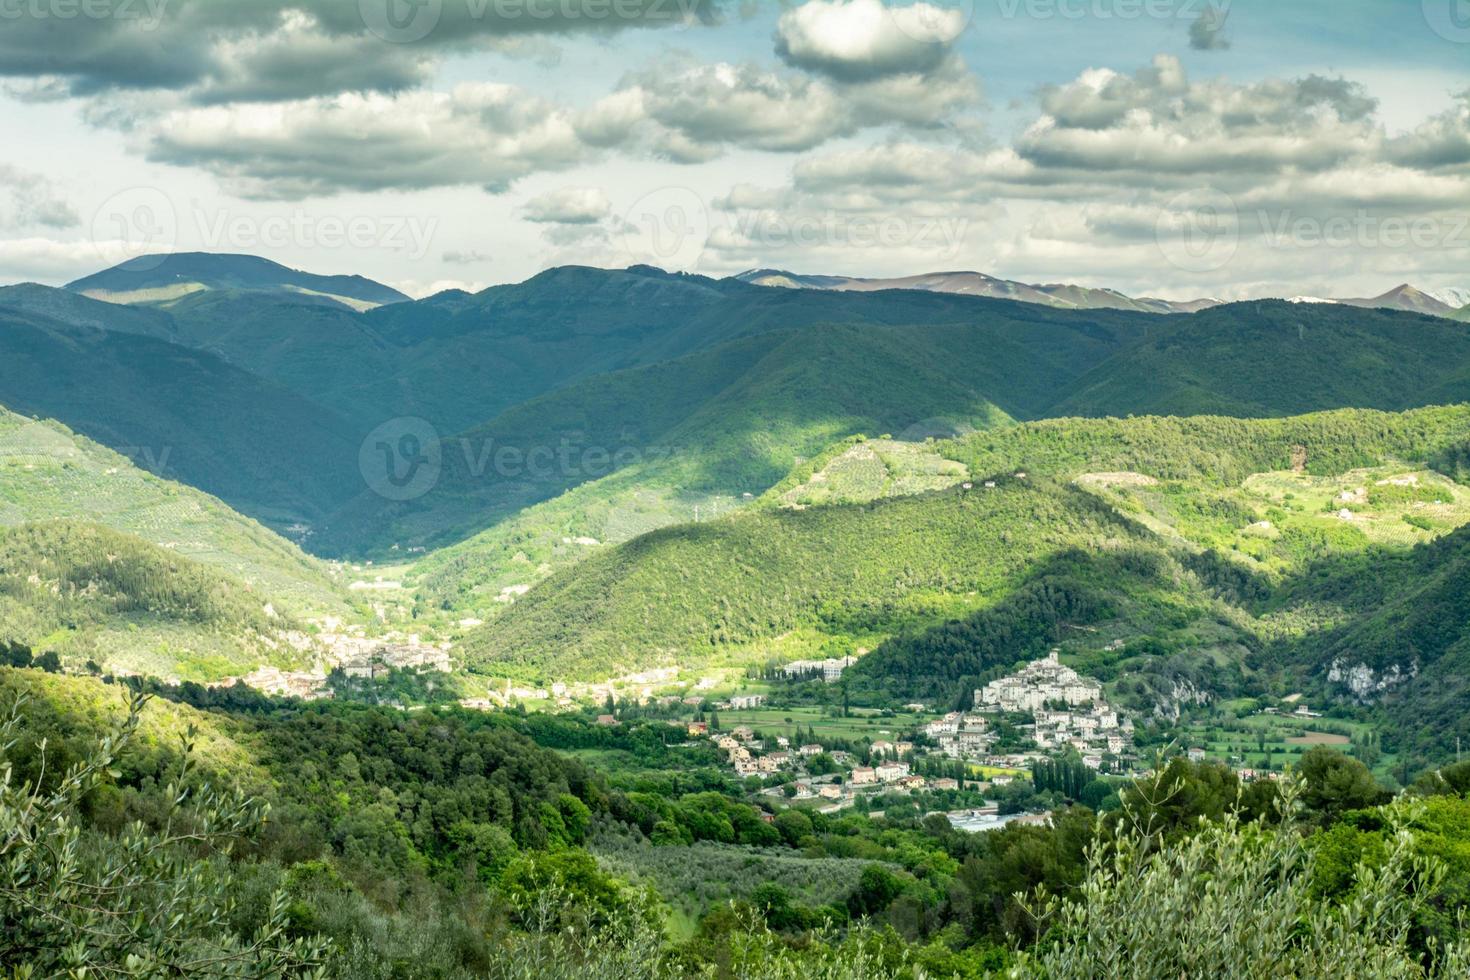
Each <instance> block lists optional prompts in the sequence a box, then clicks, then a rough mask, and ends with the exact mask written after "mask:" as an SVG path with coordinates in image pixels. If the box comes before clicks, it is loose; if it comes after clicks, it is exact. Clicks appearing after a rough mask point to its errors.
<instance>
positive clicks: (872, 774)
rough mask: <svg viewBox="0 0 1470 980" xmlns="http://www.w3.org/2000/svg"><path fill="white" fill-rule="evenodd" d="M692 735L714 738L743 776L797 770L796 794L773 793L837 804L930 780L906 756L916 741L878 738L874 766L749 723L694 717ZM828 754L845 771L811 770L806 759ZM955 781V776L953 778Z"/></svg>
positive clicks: (780, 788) (872, 749)
mask: <svg viewBox="0 0 1470 980" xmlns="http://www.w3.org/2000/svg"><path fill="white" fill-rule="evenodd" d="M687 727H688V731H689V735H690V736H691V737H693V738H708V739H709V740H710V741H712V742H713V743H714V744H715V746H716V747H717V748H718V749H719V750H720V751H721V752H723V753H724V754H725V758H726V760H727V761H728V762H729V763H730V766H731V768H733V769H734V770H735V774H736V775H738V776H774V775H776V774H778V773H792V774H793V775H794V776H795V778H794V779H792V780H791V781H790V793H788V790H787V787H786V786H784V785H782V786H772V787H770V788H768V789H766V790H765V791H764V792H766V793H769V794H771V795H790V796H791V798H792V799H795V800H813V799H823V800H826V801H828V802H829V803H830V804H831V805H832V809H841V808H842V807H845V806H850V805H851V803H852V800H853V798H854V797H856V796H858V795H860V794H863V793H868V792H876V791H898V792H906V791H912V790H917V789H924V788H925V787H926V786H927V785H928V781H927V780H926V779H925V778H924V777H923V776H919V775H915V774H913V773H912V772H911V771H910V769H909V764H908V763H907V762H905V761H903V760H904V758H905V757H907V756H909V755H910V753H912V752H913V750H914V746H913V743H912V742H889V741H882V740H880V741H877V742H874V743H872V745H871V747H870V750H869V758H870V760H871V763H872V764H871V765H863V764H862V763H861V761H860V760H859V759H857V758H856V757H854V756H853V755H852V754H851V753H848V752H843V751H840V750H828V749H827V748H826V747H825V746H823V745H821V744H819V743H816V742H812V743H808V744H805V745H796V746H793V745H792V744H791V742H790V740H789V739H787V738H786V737H785V736H782V735H778V736H776V737H775V738H774V739H770V740H766V739H760V738H757V737H756V733H755V731H754V730H752V729H751V728H750V727H748V726H746V725H740V726H737V727H735V728H732V729H731V730H730V731H728V732H720V731H711V730H710V728H709V725H708V723H706V722H702V721H695V722H689V723H688V725H687ZM823 754H825V755H827V756H828V757H829V758H831V759H832V761H833V762H835V763H837V764H838V765H839V766H843V767H845V768H846V769H847V772H845V773H828V774H822V775H813V774H811V773H808V772H807V771H806V763H807V762H808V761H809V760H811V759H813V758H815V757H816V756H819V755H823ZM951 782H952V781H951Z"/></svg>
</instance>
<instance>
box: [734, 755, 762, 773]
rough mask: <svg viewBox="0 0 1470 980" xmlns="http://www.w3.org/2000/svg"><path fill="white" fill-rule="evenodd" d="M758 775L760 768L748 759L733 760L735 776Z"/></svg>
mask: <svg viewBox="0 0 1470 980" xmlns="http://www.w3.org/2000/svg"><path fill="white" fill-rule="evenodd" d="M759 773H760V767H759V766H757V765H756V764H755V763H754V762H752V761H751V760H750V759H736V760H735V775H737V776H755V775H758V774H759Z"/></svg>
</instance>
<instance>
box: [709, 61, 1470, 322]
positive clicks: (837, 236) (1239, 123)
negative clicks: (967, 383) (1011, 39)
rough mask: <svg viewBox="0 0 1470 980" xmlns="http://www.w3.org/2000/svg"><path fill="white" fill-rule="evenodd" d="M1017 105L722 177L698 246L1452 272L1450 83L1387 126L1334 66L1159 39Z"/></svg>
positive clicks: (1426, 275)
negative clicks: (1412, 117) (1137, 63)
mask: <svg viewBox="0 0 1470 980" xmlns="http://www.w3.org/2000/svg"><path fill="white" fill-rule="evenodd" d="M1035 108H1036V112H1035V115H1034V116H1033V118H1032V119H1031V121H1030V123H1029V124H1027V125H1024V126H1023V127H1022V128H1021V130H1020V132H1019V134H1018V135H1017V136H1016V137H1015V138H1014V139H1013V140H1011V141H1010V143H1009V144H1008V145H1006V144H1000V145H989V146H985V145H972V144H970V143H966V142H963V141H959V140H935V139H929V140H922V139H920V138H919V137H921V136H922V135H923V133H921V132H915V131H912V130H910V131H895V132H893V133H890V134H889V135H888V137H887V138H886V139H884V140H883V141H881V142H877V143H873V144H870V145H866V146H843V147H841V148H835V149H828V150H822V151H819V152H815V153H810V154H807V155H804V156H802V157H801V158H800V159H798V160H797V161H796V162H795V164H794V165H793V167H792V170H791V174H790V178H789V180H788V181H787V182H786V183H785V184H784V185H779V186H775V187H760V186H753V185H750V184H739V185H737V186H735V187H734V188H732V189H731V190H730V191H729V193H728V194H726V195H724V196H722V197H719V198H717V199H716V200H715V202H714V207H715V209H716V210H718V211H720V212H722V213H725V214H727V215H729V216H731V221H730V223H729V224H728V225H726V226H720V227H716V228H715V229H714V230H713V231H712V233H711V235H710V238H709V244H708V251H709V253H710V255H711V258H710V262H711V263H712V264H713V265H715V266H728V267H734V266H737V265H738V266H744V267H749V266H755V265H778V266H787V267H790V266H800V267H801V268H806V269H811V268H822V267H824V266H823V265H822V264H821V263H822V260H823V259H826V260H827V261H828V264H827V265H826V266H825V267H826V268H830V269H833V270H834V271H843V270H851V269H852V268H853V266H852V264H851V263H852V262H853V261H856V262H858V263H859V265H858V268H860V269H864V270H867V271H869V272H884V273H887V274H901V273H912V272H920V271H926V270H930V271H932V269H933V268H935V267H938V266H939V265H941V264H942V265H943V266H944V267H946V268H950V267H965V266H968V267H971V268H980V269H985V270H986V271H988V272H992V273H995V274H999V275H1006V276H1009V277H1012V278H1019V279H1023V280H1028V279H1029V280H1039V279H1055V278H1057V277H1059V276H1062V275H1065V276H1066V278H1068V279H1070V280H1074V281H1081V282H1084V283H1086V284H1092V285H1114V286H1117V287H1119V288H1123V289H1125V290H1128V291H1131V292H1134V293H1139V294H1142V293H1157V292H1158V291H1160V289H1161V288H1164V287H1165V286H1168V285H1172V287H1173V292H1174V294H1175V295H1180V294H1182V293H1196V294H1220V295H1231V296H1246V295H1262V294H1265V295H1271V294H1273V293H1274V294H1277V295H1280V294H1281V293H1282V291H1283V290H1290V291H1289V292H1287V293H1286V294H1287V295H1294V294H1296V293H1299V292H1304V291H1306V292H1314V293H1319V294H1322V295H1351V294H1352V293H1353V291H1354V290H1356V291H1358V292H1366V291H1367V290H1369V289H1370V288H1377V289H1378V290H1379V291H1381V290H1382V289H1383V288H1386V287H1387V286H1388V285H1391V284H1392V283H1380V282H1379V279H1381V278H1382V277H1390V278H1396V279H1398V280H1405V279H1407V280H1422V281H1424V282H1426V283H1428V284H1430V285H1435V284H1439V283H1444V282H1450V283H1453V282H1454V281H1463V277H1464V272H1463V270H1464V269H1465V268H1470V92H1466V93H1464V94H1462V95H1461V96H1460V97H1459V99H1458V100H1457V102H1456V103H1455V104H1454V105H1453V106H1452V107H1451V108H1449V109H1447V110H1445V111H1443V112H1441V113H1438V114H1437V115H1435V116H1433V117H1431V118H1429V119H1427V120H1425V121H1424V122H1423V123H1422V124H1420V125H1419V126H1418V127H1416V128H1414V129H1412V130H1410V131H1408V132H1406V133H1403V134H1400V135H1394V136H1390V135H1388V134H1387V133H1386V132H1385V129H1384V126H1383V124H1382V122H1381V121H1380V120H1379V118H1378V113H1377V102H1376V101H1375V100H1374V99H1373V98H1372V97H1371V96H1370V94H1369V93H1368V92H1367V91H1366V90H1365V89H1364V88H1363V87H1362V86H1361V85H1359V84H1357V83H1355V82H1352V81H1350V80H1347V79H1343V78H1337V77H1327V76H1322V75H1307V76H1305V77H1301V78H1289V79H1282V78H1277V79H1270V78H1268V79H1264V80H1260V81H1256V82H1251V83H1247V84H1238V83H1231V82H1228V81H1224V80H1220V79H1209V80H1194V79H1191V78H1190V77H1188V75H1187V73H1186V72H1185V71H1184V70H1183V67H1182V65H1181V64H1180V62H1179V61H1178V60H1177V59H1175V58H1173V57H1169V56H1160V57H1158V58H1156V59H1155V60H1154V61H1153V62H1152V63H1151V64H1149V65H1147V66H1145V67H1144V68H1142V69H1140V70H1138V71H1136V72H1133V73H1120V72H1116V71H1112V70H1109V69H1090V70H1087V71H1084V72H1082V73H1080V74H1079V75H1078V76H1077V77H1076V78H1074V79H1073V80H1072V81H1071V82H1068V83H1066V84H1062V85H1056V86H1050V87H1047V88H1044V89H1041V90H1040V91H1038V93H1037V96H1036V106H1035ZM946 135H949V134H946ZM946 220H948V221H952V222H953V223H952V224H949V225H946V224H943V223H942V222H943V221H946ZM885 222H896V224H895V225H894V226H893V227H894V228H896V229H897V231H898V232H899V234H898V237H897V238H896V239H894V242H895V244H893V245H891V246H890V247H885V248H882V249H870V250H867V251H863V252H848V253H847V254H849V255H856V256H858V258H856V259H852V258H849V259H847V260H846V261H844V259H843V255H844V250H843V247H840V246H845V243H847V242H849V241H851V240H856V239H857V237H858V236H856V235H854V234H851V232H852V231H854V230H856V231H868V230H871V229H873V228H878V229H882V228H884V227H885V224H884V223H885ZM936 222H941V223H936ZM961 226H962V227H963V234H950V233H947V232H946V229H948V230H950V231H953V230H954V229H957V228H960V227H961ZM1201 229H1203V230H1205V231H1209V232H1210V233H1211V234H1214V233H1215V232H1216V231H1221V230H1223V232H1225V233H1228V235H1229V236H1230V244H1231V247H1230V248H1229V249H1226V250H1222V251H1221V252H1220V253H1218V254H1219V255H1220V256H1223V258H1222V259H1221V261H1219V262H1218V263H1214V262H1211V261H1206V262H1201V261H1199V257H1198V256H1196V255H1195V254H1194V253H1193V252H1192V251H1191V249H1192V248H1193V247H1194V245H1195V244H1197V243H1192V242H1191V241H1189V240H1188V238H1189V236H1190V235H1191V234H1196V233H1197V232H1198V231H1200V230H1201ZM936 230H937V231H938V232H940V233H941V234H935V233H934V232H935V231H936ZM865 240H871V239H865ZM956 242H958V243H959V244H958V245H955V244H954V243H956ZM1215 257H1216V253H1211V252H1207V253H1206V255H1205V256H1204V258H1205V259H1207V260H1212V259H1214V258H1215ZM1365 280H1366V281H1367V284H1364V281H1365ZM1344 282H1354V283H1358V285H1355V286H1344V285H1343V283H1344Z"/></svg>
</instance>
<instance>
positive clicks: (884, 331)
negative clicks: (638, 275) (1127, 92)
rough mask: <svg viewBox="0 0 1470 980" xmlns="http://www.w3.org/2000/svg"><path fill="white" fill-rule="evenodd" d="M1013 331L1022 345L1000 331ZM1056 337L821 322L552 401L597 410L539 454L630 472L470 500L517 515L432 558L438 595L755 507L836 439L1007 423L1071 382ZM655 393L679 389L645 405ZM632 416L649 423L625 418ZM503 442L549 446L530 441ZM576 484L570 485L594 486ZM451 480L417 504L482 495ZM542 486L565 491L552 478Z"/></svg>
mask: <svg viewBox="0 0 1470 980" xmlns="http://www.w3.org/2000/svg"><path fill="white" fill-rule="evenodd" d="M1013 332H1014V333H1016V334H1018V335H1019V336H1016V337H1013V338H1011V339H1009V340H1006V339H1003V338H1002V337H1001V336H1000V335H1001V334H1003V333H1013ZM1051 341H1052V338H1049V337H1048V338H1045V339H1043V340H1041V341H1039V342H1038V343H1036V344H1035V345H1034V346H1028V345H1027V338H1026V337H1025V336H1024V335H1023V334H1022V333H1021V331H1020V330H1019V329H1016V325H1015V324H1010V323H1002V324H987V325H976V326H965V327H932V328H900V327H869V328H863V329H859V328H854V327H810V328H806V329H802V330H798V331H788V332H782V333H777V334H766V335H761V336H759V337H755V338H749V339H747V340H744V341H738V342H736V343H734V344H731V345H726V346H724V347H721V348H717V349H716V350H714V351H711V352H707V353H704V354H698V355H691V356H690V357H687V358H683V359H681V360H679V361H675V362H671V363H670V364H669V365H667V366H660V367H656V368H645V369H639V370H637V371H631V372H623V373H621V374H618V375H611V376H608V377H607V378H606V379H605V383H604V386H602V387H600V388H597V389H594V390H593V392H592V394H593V396H594V397H592V398H590V399H589V398H585V397H583V396H584V395H585V394H586V393H587V391H588V386H579V387H577V388H574V389H568V391H567V392H565V393H564V394H560V395H558V396H553V398H554V401H553V402H552V404H553V405H559V404H574V405H578V406H581V405H586V404H589V403H590V405H591V406H592V410H589V411H586V413H585V415H584V414H583V413H582V411H580V410H576V411H570V412H568V413H566V417H567V418H569V420H570V424H569V425H568V428H567V430H564V431H563V433H560V434H556V433H546V434H544V435H545V441H543V442H540V443H539V445H543V446H547V445H558V443H559V441H561V440H568V439H570V440H571V444H572V445H573V446H575V447H587V446H593V447H598V448H599V449H601V450H602V452H603V455H604V458H608V457H610V458H611V459H614V460H616V459H617V458H618V456H619V454H620V453H623V452H626V453H627V455H628V458H629V460H630V462H629V464H628V465H627V466H625V467H623V468H621V469H619V470H618V471H617V472H614V473H612V474H610V475H608V476H605V477H602V478H600V479H595V480H591V481H588V482H585V483H580V484H579V485H576V486H575V487H572V488H570V489H568V490H567V492H565V493H564V494H562V495H561V496H558V497H555V498H553V499H551V500H549V501H547V502H545V503H542V504H539V505H538V506H534V507H531V508H530V509H527V510H524V511H521V512H519V513H514V514H511V512H510V511H509V509H508V508H507V509H503V510H502V509H500V508H502V507H504V504H500V503H499V502H496V501H494V499H493V498H492V497H491V496H490V494H488V493H480V494H478V495H471V493H464V492H463V491H462V490H461V491H460V492H461V496H460V497H459V498H458V499H459V500H463V501H464V502H465V503H466V506H465V511H464V512H465V513H466V514H468V515H471V516H472V517H474V518H475V519H477V520H481V521H486V520H487V519H488V520H492V521H493V520H494V518H495V517H496V515H497V514H506V515H507V516H506V517H505V518H502V519H501V520H500V521H499V522H497V523H496V524H495V525H494V526H492V527H491V528H490V529H489V530H487V531H484V532H482V533H480V534H478V535H476V536H475V537H472V538H470V539H469V540H468V541H466V542H464V543H462V544H457V545H454V546H453V547H451V548H448V549H445V550H444V551H441V552H439V553H438V554H435V555H432V556H430V557H428V558H427V559H425V560H424V561H423V562H422V563H420V566H419V569H418V572H419V576H420V578H421V580H422V581H423V582H424V584H425V587H426V595H427V596H428V597H429V599H430V601H431V602H433V603H435V604H440V605H445V604H447V605H449V606H451V607H455V608H460V607H464V606H466V605H469V606H471V607H473V608H476V609H477V611H479V612H481V613H483V612H486V611H487V610H486V608H485V603H486V600H487V599H494V598H495V597H496V596H497V595H498V594H499V592H500V590H502V589H505V588H507V587H513V586H524V585H527V584H530V583H532V582H534V581H536V580H537V579H539V578H540V577H543V576H544V575H545V574H546V572H547V571H549V570H551V569H554V568H556V567H558V566H560V565H563V564H566V563H569V562H573V561H576V560H578V559H580V558H581V557H584V556H585V555H587V554H588V553H590V552H591V551H594V550H596V548H597V547H600V546H602V545H605V544H608V543H617V542H620V541H625V540H628V539H629V538H631V537H634V536H636V535H637V534H641V533H644V532H646V531H649V530H652V529H654V528H657V527H661V526H665V525H669V524H675V523H681V522H690V521H694V520H697V519H700V518H702V517H708V516H713V515H717V514H720V513H727V512H729V511H731V510H732V509H738V508H740V507H743V506H746V505H748V504H750V503H753V502H754V501H755V499H756V498H757V497H759V496H760V495H761V494H763V493H764V492H766V491H767V490H768V489H769V488H770V487H771V486H773V485H774V484H776V483H777V482H779V481H780V480H781V479H782V478H783V477H784V476H785V475H786V474H788V473H789V472H790V471H791V469H792V467H793V466H796V465H797V464H798V463H800V462H801V461H802V460H803V459H806V458H810V457H813V456H816V455H818V454H820V453H821V452H823V450H824V449H825V448H826V447H828V446H830V445H832V444H833V443H834V442H835V441H838V440H842V439H846V438H848V437H850V436H853V435H858V434H865V433H866V434H870V435H875V436H876V435H879V434H884V433H892V434H897V435H902V436H903V437H905V438H907V439H915V438H918V437H919V436H921V435H924V434H932V433H935V432H938V433H940V434H953V433H955V432H961V431H970V430H974V429H984V428H988V427H991V426H994V425H999V424H1003V423H1006V422H1007V421H1008V420H1009V417H1008V415H1007V412H1006V411H1005V409H1004V404H1005V403H1015V402H1018V401H1024V400H1025V398H1027V397H1028V396H1029V395H1030V392H1029V391H1028V390H1026V389H1027V387H1028V386H1029V385H1031V384H1034V383H1037V382H1036V379H1045V378H1048V377H1050V378H1052V379H1055V380H1058V381H1060V379H1062V378H1064V377H1065V372H1066V371H1067V370H1068V366H1067V365H1058V364H1057V363H1055V361H1053V360H1052V359H1051V356H1052V352H1051V351H1050V350H1049V349H1048V347H1049V345H1050V343H1051ZM1037 347H1040V348H1041V350H1040V351H1039V352H1038V350H1037V349H1036V348H1037ZM1011 378H1024V379H1027V380H1025V381H1023V382H1011V381H1010V380H1009V379H1011ZM661 382H667V383H661ZM643 391H663V392H673V393H676V395H675V397H669V398H667V400H664V399H653V400H651V401H640V399H639V397H638V393H639V392H643ZM632 406H637V407H638V408H637V409H636V411H637V417H638V418H639V419H640V422H639V423H635V424H631V425H625V424H622V423H621V422H620V420H621V419H622V418H624V417H626V415H625V413H627V412H628V410H629V408H630V407H632ZM547 407H548V406H546V405H545V403H535V404H533V405H529V406H526V408H525V415H526V416H527V417H533V418H534V417H535V414H536V413H537V412H540V413H541V414H542V416H543V417H545V416H547V415H553V413H552V412H549V411H547ZM599 409H601V410H599ZM517 414H518V415H519V414H520V413H517ZM594 420H595V421H594ZM579 426H585V428H579ZM489 443H490V437H485V436H480V435H479V434H472V438H471V442H470V444H471V445H474V446H485V445H489ZM495 444H496V445H511V446H521V445H525V446H528V447H530V446H535V445H538V443H536V442H535V441H534V440H525V439H522V440H521V441H519V442H518V441H516V440H514V439H512V440H504V439H501V440H497V441H496V443H495ZM580 458H583V459H585V458H587V457H586V456H585V455H583V456H581V457H580ZM459 465H460V463H459V461H456V463H455V467H458V466H459ZM589 475H590V474H589ZM494 476H495V474H493V473H492V474H491V477H492V479H490V480H482V481H480V482H481V483H483V484H485V485H486V486H487V488H489V489H492V490H493V489H499V488H500V487H506V488H515V489H521V488H525V489H532V490H534V489H536V487H535V486H534V485H529V484H528V481H524V480H522V481H514V480H511V481H501V482H500V483H496V482H495V481H494V479H493V477H494ZM567 476H569V477H570V479H567V482H568V483H571V482H572V481H573V480H577V479H582V478H583V474H581V473H571V474H568V475H567ZM446 477H447V478H446V479H444V480H441V484H440V488H439V489H438V490H437V491H436V492H435V493H434V494H431V495H430V496H429V497H428V498H425V502H424V503H419V504H416V505H415V507H417V508H422V507H425V506H428V507H433V506H435V505H436V504H439V503H440V502H441V501H445V500H448V501H450V502H454V501H456V496H455V494H456V490H458V489H460V488H462V487H466V486H468V487H473V486H474V485H475V483H474V481H473V480H465V479H463V477H461V476H460V475H459V474H458V473H457V472H456V470H455V469H451V470H450V471H449V472H448V473H447V474H446ZM542 486H543V487H545V488H547V489H561V487H560V486H557V485H556V484H554V483H552V482H551V481H549V480H548V481H544V482H543V484H542ZM482 502H483V503H482ZM517 502H518V503H521V504H522V505H524V504H525V503H529V502H530V501H524V500H523V501H517ZM474 504H480V505H481V507H482V508H483V509H476V508H475V507H474V506H473V505H474ZM487 504H488V506H486V505H487ZM409 512H410V513H412V511H409ZM379 523H380V524H383V522H381V521H380V522H379ZM438 523H439V524H440V526H442V521H441V522H438ZM385 526H391V525H385ZM410 540H412V539H410ZM589 541H590V542H591V543H590V544H589V543H588V542H589ZM492 609H493V607H492Z"/></svg>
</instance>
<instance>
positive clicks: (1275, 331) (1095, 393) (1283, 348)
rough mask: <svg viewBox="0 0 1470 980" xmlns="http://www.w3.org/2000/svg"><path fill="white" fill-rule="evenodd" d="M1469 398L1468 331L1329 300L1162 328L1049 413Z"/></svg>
mask: <svg viewBox="0 0 1470 980" xmlns="http://www.w3.org/2000/svg"><path fill="white" fill-rule="evenodd" d="M1466 399H1470V331H1467V330H1466V329H1465V327H1464V326H1462V325H1460V324H1457V323H1455V322H1453V321H1451V320H1447V319H1442V318H1440V317H1433V316H1425V315H1416V314H1412V313H1399V312H1392V311H1388V310H1363V309H1356V308H1350V307H1345V306H1339V305H1335V304H1331V303H1289V302H1284V301H1281V300H1263V301H1259V302H1250V303H1232V304H1230V305H1228V306H1219V307H1215V308H1213V309H1208V310H1204V311H1202V312H1200V313H1196V314H1193V315H1191V316H1187V317H1170V318H1167V319H1164V320H1160V321H1158V322H1157V323H1155V324H1154V325H1153V326H1152V327H1151V328H1150V331H1149V336H1148V338H1147V339H1146V340H1144V341H1143V342H1142V343H1140V344H1139V345H1138V346H1136V347H1134V348H1133V349H1131V350H1129V351H1127V352H1125V353H1122V354H1119V355H1117V356H1115V357H1113V358H1112V359H1110V360H1109V361H1108V362H1107V363H1105V364H1102V365H1100V366H1099V367H1097V368H1095V369H1093V370H1092V371H1090V372H1089V373H1087V374H1085V375H1083V376H1082V377H1080V378H1078V379H1077V381H1076V383H1075V384H1074V385H1073V386H1072V387H1071V389H1070V390H1069V391H1067V392H1064V393H1061V394H1060V395H1059V397H1058V399H1057V400H1056V401H1055V402H1054V403H1053V404H1052V405H1051V406H1049V408H1048V411H1047V412H1046V413H1045V414H1046V415H1050V416H1062V415H1144V414H1148V415H1238V416H1266V415H1293V414H1298V413H1301V412H1312V411H1320V410H1322V409H1327V408H1346V407H1350V406H1351V407H1359V408H1381V409H1390V410H1397V409H1404V408H1412V407H1415V406H1419V405H1437V404H1450V403H1453V402H1460V401H1465V400H1466Z"/></svg>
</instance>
